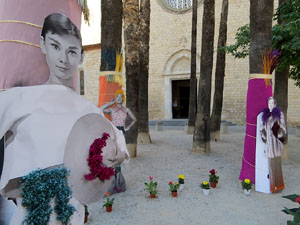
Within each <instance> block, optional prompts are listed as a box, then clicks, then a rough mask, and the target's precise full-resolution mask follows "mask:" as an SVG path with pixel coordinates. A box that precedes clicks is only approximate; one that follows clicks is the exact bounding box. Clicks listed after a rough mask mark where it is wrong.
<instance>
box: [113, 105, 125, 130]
mask: <svg viewBox="0 0 300 225" xmlns="http://www.w3.org/2000/svg"><path fill="white" fill-rule="evenodd" d="M112 110H113V111H112V114H111V122H112V123H113V124H114V125H115V126H116V127H123V126H124V125H125V119H126V111H125V109H124V108H123V107H122V108H121V107H117V108H114V109H112Z"/></svg>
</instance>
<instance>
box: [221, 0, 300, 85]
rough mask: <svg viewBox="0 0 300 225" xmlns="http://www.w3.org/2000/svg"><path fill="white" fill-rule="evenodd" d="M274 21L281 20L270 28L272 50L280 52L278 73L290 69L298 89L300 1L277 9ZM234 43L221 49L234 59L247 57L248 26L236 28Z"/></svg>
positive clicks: (294, 1) (285, 4)
mask: <svg viewBox="0 0 300 225" xmlns="http://www.w3.org/2000/svg"><path fill="white" fill-rule="evenodd" d="M274 20H276V21H278V20H281V21H282V24H276V25H274V26H273V28H272V45H273V49H278V50H280V52H281V57H280V63H279V66H278V67H277V69H278V70H279V71H280V70H282V69H284V68H288V67H290V70H289V77H290V78H291V79H293V80H295V85H296V86H298V87H300V1H299V0H289V1H287V2H286V3H284V4H282V5H281V6H280V7H278V8H277V10H276V13H275V15H274ZM235 40H236V42H235V43H234V44H233V45H229V46H226V47H225V48H223V50H225V51H226V52H227V53H230V54H232V55H233V56H234V57H235V58H245V57H247V56H248V55H249V46H250V27H249V24H246V25H244V26H241V27H240V28H238V30H237V33H236V36H235Z"/></svg>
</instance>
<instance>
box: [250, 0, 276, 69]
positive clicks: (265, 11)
mask: <svg viewBox="0 0 300 225" xmlns="http://www.w3.org/2000/svg"><path fill="white" fill-rule="evenodd" d="M273 8H274V2H273V0H251V1H250V40H251V42H250V48H249V64H250V73H263V71H264V70H263V64H262V55H263V54H264V52H265V51H266V50H271V49H272V16H273Z"/></svg>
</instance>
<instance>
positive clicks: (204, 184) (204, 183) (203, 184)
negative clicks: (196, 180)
mask: <svg viewBox="0 0 300 225" xmlns="http://www.w3.org/2000/svg"><path fill="white" fill-rule="evenodd" d="M200 187H201V188H202V189H206V190H208V189H210V188H209V183H207V181H203V183H202V184H200Z"/></svg>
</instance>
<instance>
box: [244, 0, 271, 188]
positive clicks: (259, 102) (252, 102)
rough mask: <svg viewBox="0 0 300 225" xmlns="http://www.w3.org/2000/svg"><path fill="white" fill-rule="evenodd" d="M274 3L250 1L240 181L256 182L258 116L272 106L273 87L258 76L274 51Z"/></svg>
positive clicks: (257, 0) (260, 0)
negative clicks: (267, 54) (248, 68)
mask: <svg viewBox="0 0 300 225" xmlns="http://www.w3.org/2000/svg"><path fill="white" fill-rule="evenodd" d="M273 7H274V2H273V0H251V1H250V49H249V67H250V79H249V81H248V91H247V109H246V135H245V143H244V156H243V161H242V169H241V173H240V180H244V179H245V178H248V179H250V180H251V181H252V182H253V183H254V182H255V153H256V150H255V146H256V124H257V115H258V114H259V113H260V112H261V111H262V110H263V109H264V108H266V107H267V106H268V104H267V102H268V98H269V97H270V96H272V86H271V85H267V83H266V82H265V80H264V79H263V78H259V77H257V76H255V75H256V74H263V73H264V66H263V63H262V56H263V54H264V53H265V52H266V51H267V50H271V49H272V17H273Z"/></svg>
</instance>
